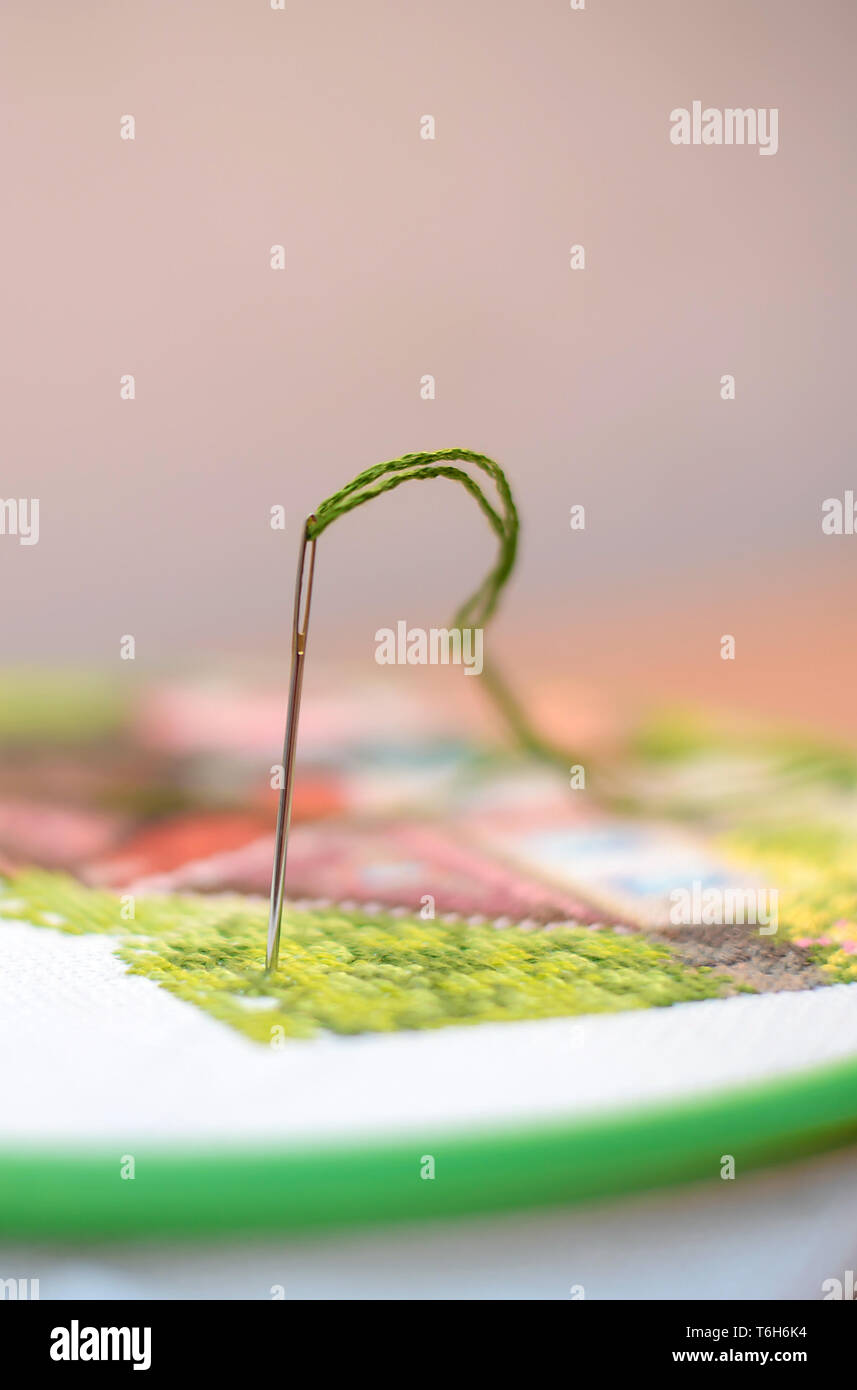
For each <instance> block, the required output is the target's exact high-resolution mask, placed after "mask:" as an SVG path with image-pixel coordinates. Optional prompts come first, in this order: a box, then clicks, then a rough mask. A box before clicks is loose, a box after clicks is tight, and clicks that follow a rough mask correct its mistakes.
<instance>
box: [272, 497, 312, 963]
mask: <svg viewBox="0 0 857 1390" xmlns="http://www.w3.org/2000/svg"><path fill="white" fill-rule="evenodd" d="M314 521H315V517H314V516H311V517H310V518H309V519H308V521H307V523H306V526H305V527H304V534H303V543H302V545H301V549H300V554H299V556H298V575H297V580H296V582H295V615H294V623H293V626H292V671H291V678H290V681H289V705H288V712H287V714H286V732H285V738H284V740H283V785H282V787H281V789H280V802H279V806H278V809H277V833H276V842H275V846H274V871H273V874H272V876H271V913H270V916H269V918H268V951H267V956H266V960H265V970H266V972H267V973H270V972H271V971H272V970H276V968H277V961H278V960H279V956H280V925H281V922H282V917H283V898H284V895H285V883H286V853H287V851H288V845H289V826H290V824H291V819H292V793H293V791H294V780H295V752H296V750H297V738H298V715H299V714H300V707H301V685H302V684H303V673H304V657H305V655H306V638H307V628H308V626H309V606H310V600H311V598H312V576H313V570H314V569H315V538H314V537H313V538H312V539H310V536H309V526H310V523H311V522H314Z"/></svg>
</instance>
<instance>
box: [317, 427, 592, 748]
mask: <svg viewBox="0 0 857 1390" xmlns="http://www.w3.org/2000/svg"><path fill="white" fill-rule="evenodd" d="M457 463H471V464H475V465H476V467H477V468H479V469H481V470H482V472H483V473H486V474H487V475H488V477H489V478H490V480H491V482H492V483H493V484H494V486H495V488H496V492H497V497H498V499H499V506H496V505H492V503H491V502H490V501H489V499H488V497H486V495H485V493H484V492H483V490H482V488H481V487H480V485H479V483H478V482H477V481H476V479H475V478H473V477H471V475H470V474H469V473H466V472H465V471H464V469H463V468H457V467H455V464H457ZM428 478H448V479H450V480H451V481H452V482H456V483H460V484H461V486H462V487H463V488H465V489H466V490H467V492H469V493H470V495H471V497H473V498H474V500H475V501H476V503H477V504H478V506H479V508H480V510H481V511H482V513H483V515H484V516H485V517H486V518H487V520H488V522H489V524H490V526H491V529H492V530H493V531H494V533H495V535H496V536H497V539H498V541H499V550H498V553H497V562H496V564H495V565H494V567H493V569H491V570H490V571H489V573H488V574H487V575H486V576H485V578H484V579H483V581H482V583H481V584H480V585H479V588H478V589H476V591H475V592H474V593H473V594H471V596H470V598H468V599H467V600H466V601H465V602H464V603H463V604H462V605H461V607H460V608H459V609H458V612H457V613H456V614H455V617H454V618H453V620H452V625H453V626H454V627H457V628H466V627H484V626H485V624H486V623H487V622H488V620H489V619H490V618H491V617H492V615H493V613H494V611H495V609H496V607H497V603H498V600H499V598H500V594H501V592H502V590H503V588H504V586H505V584H506V582H507V580H508V578H509V576H510V574H511V573H512V569H513V567H514V564H515V558H516V555H517V548H518V529H519V522H518V512H517V508H516V506H515V502H514V498H513V497H512V490H511V488H510V486H509V481H508V479H507V477H506V475H505V473H504V472H503V470H502V468H501V467H500V465H499V463H496V462H495V461H494V459H491V458H488V456H487V455H486V454H477V453H474V451H473V450H472V449H437V450H435V451H433V452H431V453H420V454H403V455H402V456H401V458H396V459H389V460H387V462H386V463H376V464H375V465H374V466H373V467H372V468H367V469H365V470H364V471H363V472H362V473H358V475H357V477H356V478H353V479H352V481H351V482H350V483H347V484H346V485H345V487H342V488H340V489H339V490H338V492H334V493H333V494H332V495H331V496H330V497H328V498H326V499H325V501H324V502H322V503H321V505H320V506H318V507H317V508H316V510H315V512H314V514H313V516H311V517H310V518H309V520H308V521H307V523H306V536H307V539H308V540H315V539H317V538H318V537H319V536H320V535H321V534H322V532H323V531H325V530H327V528H328V526H330V525H331V523H332V522H334V521H336V520H337V519H338V518H339V517H341V516H344V515H345V514H346V512H351V511H354V509H355V508H356V507H360V506H362V505H363V503H364V502H371V501H372V499H373V498H375V497H380V496H381V495H382V493H385V492H392V491H393V489H394V488H397V487H401V486H402V484H403V483H409V482H412V481H422V480H424V479H428ZM482 677H483V680H484V681H485V684H486V685H487V687H488V690H489V692H490V693H491V695H492V696H493V698H494V700H495V701H496V703H497V705H498V707H499V709H500V710H501V712H502V714H503V716H504V717H505V719H506V720H507V722H508V723H509V725H510V726H511V728H512V730H513V732H514V733H515V735H516V737H517V738H518V740H519V742H520V743H521V744H522V746H523V747H525V748H526V749H527V751H528V752H530V753H533V754H535V755H536V756H538V757H541V758H544V759H546V760H547V761H549V762H552V763H558V764H560V765H562V766H564V767H566V768H567V767H568V765H569V759H571V761H572V762H573V761H574V755H572V754H570V753H568V752H567V751H562V750H559V749H557V748H555V747H553V746H552V745H551V744H550V743H548V742H546V741H545V740H544V739H543V738H542V737H541V735H540V734H538V733H537V732H536V731H535V730H534V729H533V728H532V726H531V724H530V722H529V720H528V719H527V717H526V715H525V714H524V711H523V710H522V708H521V706H520V705H519V704H518V702H517V700H516V699H515V697H514V695H513V694H512V692H511V691H510V690H509V688H508V686H507V685H506V682H505V680H504V679H503V678H502V676H501V675H500V673H499V671H498V670H497V668H496V666H495V665H494V664H493V662H489V661H487V660H486V661H485V663H484V666H483V671H482Z"/></svg>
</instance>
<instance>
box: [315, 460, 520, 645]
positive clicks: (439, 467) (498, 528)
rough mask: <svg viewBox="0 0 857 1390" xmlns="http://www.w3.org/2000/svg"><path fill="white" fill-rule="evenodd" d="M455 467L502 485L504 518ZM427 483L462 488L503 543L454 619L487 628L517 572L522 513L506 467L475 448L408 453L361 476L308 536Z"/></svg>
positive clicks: (332, 500)
mask: <svg viewBox="0 0 857 1390" xmlns="http://www.w3.org/2000/svg"><path fill="white" fill-rule="evenodd" d="M453 462H459V463H473V464H476V466H477V467H478V468H481V469H482V470H483V472H485V473H487V474H488V476H489V477H490V478H491V479H492V480H493V482H494V483H495V485H496V488H497V493H498V495H499V498H500V502H501V504H502V506H501V512H502V514H500V513H498V512H497V511H495V509H494V507H492V505H491V503H490V502H489V501H488V498H487V497H486V496H485V493H484V492H483V491H482V489H481V487H480V486H479V484H478V482H476V480H475V479H474V478H472V477H471V476H470V474H469V473H465V471H464V469H463V468H455V467H453V466H451V465H452V463H453ZM426 478H449V479H451V480H452V481H453V482H457V483H461V485H462V487H464V488H466V489H467V491H468V492H469V493H470V495H471V496H472V497H473V498H474V499H475V500H476V502H477V503H478V505H479V507H480V508H481V510H482V512H483V514H484V515H485V516H486V517H487V518H488V521H489V522H490V524H491V527H492V529H493V531H494V532H495V534H496V535H497V537H498V539H499V542H500V549H499V553H498V557H497V563H496V565H495V566H494V568H493V569H492V570H491V571H490V573H489V574H487V575H486V577H485V579H484V580H483V581H482V583H481V584H480V586H479V588H478V589H477V590H476V592H475V593H474V594H472V595H471V597H470V598H469V599H468V600H467V601H466V602H465V603H463V604H462V606H461V607H460V608H459V610H458V612H457V613H456V615H455V617H454V619H453V624H454V626H455V627H481V626H482V625H484V624H485V623H486V622H487V621H488V619H489V618H490V617H491V615H492V613H493V612H494V610H495V608H496V606H497V600H498V599H499V597H500V592H501V590H502V588H503V586H504V584H505V583H506V580H507V579H508V578H509V575H510V574H511V572H512V567H513V566H514V563H515V553H516V550H517V545H518V513H517V509H516V507H515V503H514V500H513V498H512V491H511V488H510V487H509V483H508V480H507V478H506V475H505V473H504V472H503V470H502V468H501V467H500V465H499V464H498V463H495V462H494V460H493V459H490V458H488V457H487V456H486V455H485V454H476V453H474V452H473V451H472V450H471V449H438V450H437V451H435V452H434V453H430V454H403V455H402V457H401V458H397V459H389V460H388V461H387V462H386V463H376V464H375V465H374V467H372V468H367V469H365V470H364V472H362V473H358V475H357V477H356V478H354V479H352V481H351V482H350V483H347V484H346V486H345V487H342V488H340V489H339V491H338V492H334V493H333V495H332V496H331V497H328V498H327V499H326V500H325V501H324V502H322V503H321V505H320V506H319V507H316V510H315V515H314V517H313V518H310V520H309V521H308V522H307V530H306V533H307V536H308V538H309V539H310V540H313V539H315V538H317V537H318V536H320V535H321V533H322V531H324V530H326V529H327V527H328V526H329V525H330V524H331V522H333V521H336V520H337V518H338V517H340V516H344V515H345V513H346V512H350V511H353V510H354V508H355V507H359V506H362V504H363V503H364V502H371V501H372V499H373V498H374V497H380V496H381V494H382V493H385V492H392V491H393V489H394V488H397V487H401V485H402V484H403V483H409V482H411V481H413V480H423V479H426Z"/></svg>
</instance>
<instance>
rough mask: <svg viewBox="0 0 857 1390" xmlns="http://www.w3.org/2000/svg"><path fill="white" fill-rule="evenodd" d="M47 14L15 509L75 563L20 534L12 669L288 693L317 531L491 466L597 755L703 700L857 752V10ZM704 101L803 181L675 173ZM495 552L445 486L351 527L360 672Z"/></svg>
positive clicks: (712, 162)
mask: <svg viewBox="0 0 857 1390" xmlns="http://www.w3.org/2000/svg"><path fill="white" fill-rule="evenodd" d="M3 10H4V13H3V19H2V26H3V30H4V41H3V45H2V48H3V52H2V58H0V65H2V83H0V91H2V104H3V107H4V110H3V121H2V124H3V130H4V135H3V144H4V147H5V153H4V160H3V169H4V195H5V196H4V202H5V208H6V211H5V216H4V256H3V265H2V311H3V321H4V327H5V332H4V334H3V340H2V348H0V352H2V363H0V375H2V380H3V388H4V389H3V394H4V402H3V409H2V415H1V416H0V420H1V421H2V423H0V428H2V471H0V495H2V496H3V497H17V496H28V497H30V496H37V497H39V499H40V503H41V538H40V541H39V544H38V545H37V546H33V547H22V546H20V545H19V544H18V543H17V541H16V540H15V539H14V538H11V537H9V536H5V537H0V590H2V595H3V602H2V652H3V660H4V661H5V662H6V663H8V664H16V663H21V662H26V663H35V664H44V665H52V664H58V663H60V664H61V663H70V664H80V665H101V666H106V667H111V666H113V665H114V664H115V663H117V662H118V653H119V638H120V636H121V635H122V634H123V633H133V634H134V635H135V637H136V639H137V663H136V665H137V669H138V672H139V673H140V674H143V673H151V672H153V671H156V670H159V669H162V668H170V667H173V666H177V665H180V666H183V667H185V668H188V667H190V668H193V667H194V666H195V665H196V664H197V663H202V662H205V663H206V664H208V665H209V666H212V665H213V666H215V667H216V666H217V665H218V663H221V664H222V665H223V666H224V668H226V667H228V666H229V663H230V662H231V661H232V660H234V659H238V658H240V659H242V660H244V659H247V658H249V657H250V656H255V655H257V654H258V653H260V652H261V653H264V652H268V653H269V654H270V655H271V656H272V657H273V659H274V661H275V662H277V663H280V664H281V668H282V671H283V673H284V672H285V665H286V643H287V635H288V627H289V622H290V606H291V589H292V584H293V571H294V563H295V550H296V544H297V537H298V533H299V529H300V524H301V521H302V518H303V517H304V516H305V515H306V514H307V512H309V511H311V510H312V509H313V507H314V506H315V505H316V504H317V503H318V502H319V501H320V500H321V499H322V498H324V497H325V496H327V495H328V494H329V493H330V492H332V491H333V490H335V489H336V488H337V487H339V486H340V485H341V484H342V483H344V482H345V481H346V480H347V479H348V478H350V477H351V476H352V475H353V474H354V473H355V472H357V471H358V470H360V469H362V468H364V467H367V466H368V465H370V464H372V463H374V462H376V461H379V460H381V459H384V458H388V457H392V456H394V455H397V454H399V453H402V452H405V451H409V450H419V449H430V448H435V447H442V446H446V445H453V444H460V445H466V446H467V447H470V448H473V449H477V450H481V451H484V452H486V453H489V454H491V455H493V456H494V457H496V458H497V459H498V460H499V461H500V462H501V463H502V464H503V466H504V467H505V468H506V469H507V471H508V474H509V476H510V479H511V481H512V484H513V488H514V490H515V493H516V497H517V501H518V504H519V509H520V512H521V516H522V524H523V533H522V547H521V553H520V562H519V566H518V570H517V571H516V574H515V577H514V579H513V581H512V585H511V588H510V591H509V593H508V595H507V598H506V600H505V602H504V606H503V609H502V611H501V615H500V618H499V620H498V624H497V629H496V633H492V634H491V636H490V637H489V639H488V641H489V642H494V643H495V644H496V648H497V649H499V650H500V651H501V653H502V654H503V655H504V657H505V659H506V662H507V664H509V665H510V675H512V676H513V677H515V678H516V679H517V681H518V683H519V685H521V687H522V688H526V689H527V690H529V691H530V693H531V695H532V698H533V700H534V702H535V705H536V707H541V709H542V711H543V713H544V714H545V715H546V716H547V718H548V719H549V721H551V722H552V723H553V724H554V725H555V726H556V725H557V724H560V725H561V724H562V723H563V721H564V720H568V721H570V722H572V723H573V722H574V721H575V720H579V719H581V718H583V717H584V715H585V714H586V711H587V710H589V711H590V712H592V711H596V712H597V711H598V710H599V709H603V708H605V707H609V708H612V707H614V706H615V708H616V709H617V710H618V709H620V708H621V707H622V706H623V705H624V704H625V703H627V702H629V701H636V700H640V699H642V700H647V699H649V698H653V699H661V698H670V699H672V698H684V697H691V698H703V699H706V700H708V701H709V702H711V703H714V704H717V705H743V706H745V707H747V708H750V709H753V710H755V711H757V712H765V713H773V714H776V715H777V716H782V717H784V718H789V719H793V720H795V721H801V722H804V721H812V722H821V723H825V724H830V725H831V726H836V727H837V728H838V730H839V731H840V732H843V733H846V734H850V733H852V732H853V731H854V730H855V722H857V721H855V717H854V714H853V710H854V704H855V699H854V690H855V685H857V667H855V661H854V657H853V650H854V632H855V626H857V625H855V623H854V621H853V616H852V610H853V605H854V596H855V593H857V585H855V579H854V570H855V562H857V538H855V537H847V536H843V537H825V536H823V535H822V532H821V526H820V520H821V502H822V500H823V499H824V498H825V497H828V496H832V495H838V496H841V495H842V493H843V491H844V489H846V488H848V487H853V486H854V483H855V480H856V479H855V473H854V466H853V433H854V430H853V408H852V399H853V389H852V380H851V378H852V372H853V365H852V364H853V358H854V353H853V346H852V339H853V323H854V317H855V315H854V310H855V282H854V274H853V246H854V241H855V194H854V161H853V154H852V149H853V132H854V128H855V117H857V88H855V84H854V81H853V60H854V51H855V38H857V9H855V7H854V6H853V5H852V4H849V3H838V0H821V2H820V3H816V4H814V5H811V6H810V5H806V4H805V3H802V0H776V3H775V2H774V0H719V2H718V3H717V4H703V3H696V4H692V5H691V4H688V3H686V0H652V3H643V2H642V0H612V3H609V4H608V3H604V0H588V4H587V8H586V10H585V11H584V12H573V11H571V9H570V7H569V5H568V3H567V2H566V0H535V3H528V4H520V3H512V2H511V0H490V3H489V0H468V3H466V4H462V3H461V2H460V0H459V3H453V0H434V3H432V4H431V5H424V6H423V5H418V4H413V3H412V4H402V3H401V2H399V3H395V2H394V0H387V3H384V2H383V0H366V2H365V3H363V4H361V5H353V4H347V3H344V0H343V2H340V3H324V4H315V5H307V4H299V3H294V0H287V5H286V9H285V10H284V11H282V12H280V11H272V10H271V9H270V7H269V4H268V0H252V3H251V2H250V0H206V3H202V0H197V2H196V3H191V2H190V0H147V3H143V4H141V3H139V0H113V3H111V4H110V5H105V4H96V3H85V2H84V3H78V4H76V5H74V6H69V5H67V4H62V3H59V0H48V3H40V4H38V5H33V4H30V3H24V0H6V3H5V5H4V7H3ZM695 99H700V100H702V101H703V103H706V104H712V105H715V106H720V107H723V106H727V105H737V106H754V107H774V106H775V107H777V108H778V109H779V112H780V116H779V142H780V144H779V151H778V153H777V154H776V155H775V156H774V157H768V158H761V157H760V156H759V154H758V151H757V150H755V149H752V148H743V149H742V148H731V149H728V148H691V149H688V148H676V147H674V146H673V145H671V143H670V140H669V113H670V111H671V110H672V109H673V108H674V107H677V106H687V107H689V106H690V105H691V102H692V101H693V100H695ZM128 113H130V114H133V115H134V117H135V119H136V139H135V141H133V142H130V141H123V140H120V138H119V123H120V118H121V117H122V116H123V115H125V114H128ZM426 113H430V114H432V115H433V116H434V117H435V120H436V123H437V138H436V140H435V141H434V142H430V141H424V140H421V139H420V138H419V121H420V117H421V116H422V115H423V114H426ZM578 242H580V243H583V244H584V245H585V247H586V258H587V268H586V270H585V271H583V272H577V273H574V272H571V271H570V269H569V256H568V252H569V247H570V246H571V245H572V244H573V243H578ZM277 243H280V244H282V245H283V246H284V247H285V251H286V268H285V270H284V271H282V272H274V271H272V270H271V269H270V268H269V255H270V248H271V246H272V245H274V244H277ZM124 373H133V374H134V375H135V377H136V389H137V399H136V400H135V401H133V402H123V401H121V400H120V398H119V379H120V376H122V375H123V374H124ZM425 373H431V374H433V375H434V376H435V377H436V381H437V399H436V400H434V401H423V400H421V399H420V393H419V383H420V378H421V377H422V376H423V374H425ZM724 373H732V374H734V375H735V377H736V382H737V398H736V400H735V401H734V402H729V403H725V402H723V401H721V399H720V395H719V389H720V387H719V383H720V377H721V375H723V374H724ZM276 503H282V504H283V505H285V506H286V508H287V511H288V515H289V527H288V529H287V531H286V532H280V531H272V530H271V529H270V527H269V521H268V518H269V509H270V507H271V506H272V505H274V504H276ZM573 503H583V504H584V505H585V506H586V510H587V529H586V531H585V532H584V533H582V534H581V533H573V532H570V530H569V527H568V513H569V507H570V506H571V505H572V504H573ZM491 554H492V541H491V537H490V535H489V533H488V531H487V529H486V527H485V526H484V522H483V521H482V519H481V518H480V517H479V515H478V513H477V512H476V509H475V508H474V507H473V505H472V503H471V502H470V501H469V500H468V499H466V498H465V497H464V496H463V495H462V494H460V493H459V492H458V491H457V490H454V489H453V488H451V487H449V486H448V485H446V484H444V483H440V482H437V483H432V484H431V485H429V484H422V485H417V484H414V485H412V486H409V487H406V488H402V489H400V490H399V491H398V492H396V493H395V495H393V496H391V497H388V498H385V499H382V500H380V501H378V502H376V503H374V504H373V505H372V506H371V507H368V508H366V509H364V510H361V511H360V512H359V513H357V514H356V515H354V516H352V517H349V518H346V519H344V520H343V521H341V522H339V523H338V524H337V525H336V526H335V527H334V528H333V529H332V530H331V531H330V532H328V533H327V534H326V535H325V537H324V538H323V541H322V542H321V543H320V547H319V566H318V589H317V595H316V600H315V608H314V616H313V635H312V641H313V651H314V653H315V654H316V655H314V662H315V670H316V672H320V671H322V670H323V669H325V668H327V667H329V666H330V665H331V664H342V663H345V664H347V669H348V670H349V671H353V672H357V673H358V674H359V673H361V672H364V673H365V674H366V675H374V674H376V672H377V668H376V667H375V665H374V661H373V651H374V642H373V635H374V632H375V629H376V628H377V627H379V626H382V625H392V624H394V623H395V621H396V620H397V619H399V618H406V619H407V620H408V621H409V622H410V623H414V624H416V623H423V624H426V625H428V624H431V623H435V622H438V623H439V622H443V621H445V620H447V619H448V617H449V616H450V615H451V613H452V612H453V610H454V608H455V606H456V604H457V602H458V601H459V600H460V599H461V598H462V597H463V596H464V594H466V593H468V592H469V591H470V589H471V588H472V587H473V586H474V585H475V583H476V582H478V580H479V578H481V576H482V574H483V572H484V570H485V569H486V568H487V567H488V565H489V563H490V559H491ZM723 633H731V634H734V635H735V637H736V641H737V657H738V659H737V660H736V661H735V662H734V663H731V662H729V663H727V662H723V661H721V660H720V656H719V641H720V636H721V634H723ZM314 678H315V677H313V676H312V675H310V676H308V679H314ZM465 684H470V683H469V682H465ZM468 698H470V693H469V692H468ZM586 717H588V715H587V716H586Z"/></svg>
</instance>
